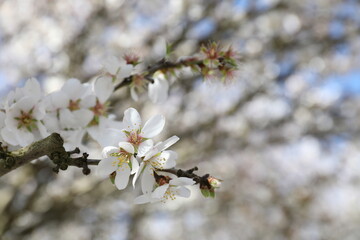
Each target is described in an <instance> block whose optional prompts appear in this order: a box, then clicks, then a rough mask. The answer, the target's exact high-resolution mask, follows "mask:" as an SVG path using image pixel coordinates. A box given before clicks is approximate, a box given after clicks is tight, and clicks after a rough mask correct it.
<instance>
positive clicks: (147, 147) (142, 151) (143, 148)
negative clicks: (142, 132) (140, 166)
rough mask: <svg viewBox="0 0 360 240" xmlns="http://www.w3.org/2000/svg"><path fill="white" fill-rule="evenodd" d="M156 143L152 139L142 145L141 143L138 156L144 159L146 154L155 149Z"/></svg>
mask: <svg viewBox="0 0 360 240" xmlns="http://www.w3.org/2000/svg"><path fill="white" fill-rule="evenodd" d="M153 145H154V142H153V140H151V139H148V140H146V141H144V142H142V143H140V145H139V147H138V152H137V154H138V156H139V157H143V156H145V154H146V153H147V152H148V151H149V150H150V149H151V148H152V147H153Z"/></svg>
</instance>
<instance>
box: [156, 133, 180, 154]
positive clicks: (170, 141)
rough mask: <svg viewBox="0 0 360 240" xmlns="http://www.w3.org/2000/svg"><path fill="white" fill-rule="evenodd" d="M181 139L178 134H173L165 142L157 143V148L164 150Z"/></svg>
mask: <svg viewBox="0 0 360 240" xmlns="http://www.w3.org/2000/svg"><path fill="white" fill-rule="evenodd" d="M179 139H180V138H179V137H178V136H172V137H170V138H168V139H166V140H165V141H164V142H162V143H159V144H157V145H156V148H157V149H158V150H159V151H163V150H165V149H167V148H169V147H171V146H172V145H174V144H175V143H176V142H177V141H179Z"/></svg>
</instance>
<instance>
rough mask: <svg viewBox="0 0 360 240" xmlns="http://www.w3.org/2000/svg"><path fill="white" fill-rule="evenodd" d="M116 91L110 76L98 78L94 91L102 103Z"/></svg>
mask: <svg viewBox="0 0 360 240" xmlns="http://www.w3.org/2000/svg"><path fill="white" fill-rule="evenodd" d="M113 91H114V85H113V83H112V80H111V79H109V78H107V79H106V78H103V79H96V81H95V83H94V92H95V95H96V97H97V98H98V99H99V101H100V102H101V103H105V102H106V100H108V99H109V97H110V96H111V94H112V93H113Z"/></svg>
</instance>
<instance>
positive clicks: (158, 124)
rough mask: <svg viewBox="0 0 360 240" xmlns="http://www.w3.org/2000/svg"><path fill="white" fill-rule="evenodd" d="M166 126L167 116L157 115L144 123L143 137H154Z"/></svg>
mask: <svg viewBox="0 0 360 240" xmlns="http://www.w3.org/2000/svg"><path fill="white" fill-rule="evenodd" d="M164 126H165V118H164V116H162V115H156V116H153V117H152V118H150V119H149V120H148V121H147V122H146V123H145V125H144V127H143V129H142V130H141V132H142V135H141V136H142V137H144V138H152V137H155V136H156V135H158V134H159V133H160V132H161V131H162V130H163V129H164Z"/></svg>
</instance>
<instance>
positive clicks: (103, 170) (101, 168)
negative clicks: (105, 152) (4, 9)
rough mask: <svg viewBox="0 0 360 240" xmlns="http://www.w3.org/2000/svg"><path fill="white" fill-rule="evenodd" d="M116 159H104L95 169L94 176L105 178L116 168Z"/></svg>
mask: <svg viewBox="0 0 360 240" xmlns="http://www.w3.org/2000/svg"><path fill="white" fill-rule="evenodd" d="M117 161H118V160H117V159H116V157H108V158H104V159H103V160H101V161H100V162H99V165H98V166H97V168H96V174H97V175H98V176H100V177H107V176H109V175H110V174H111V173H112V172H114V171H116V169H117V168H118V165H117Z"/></svg>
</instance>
